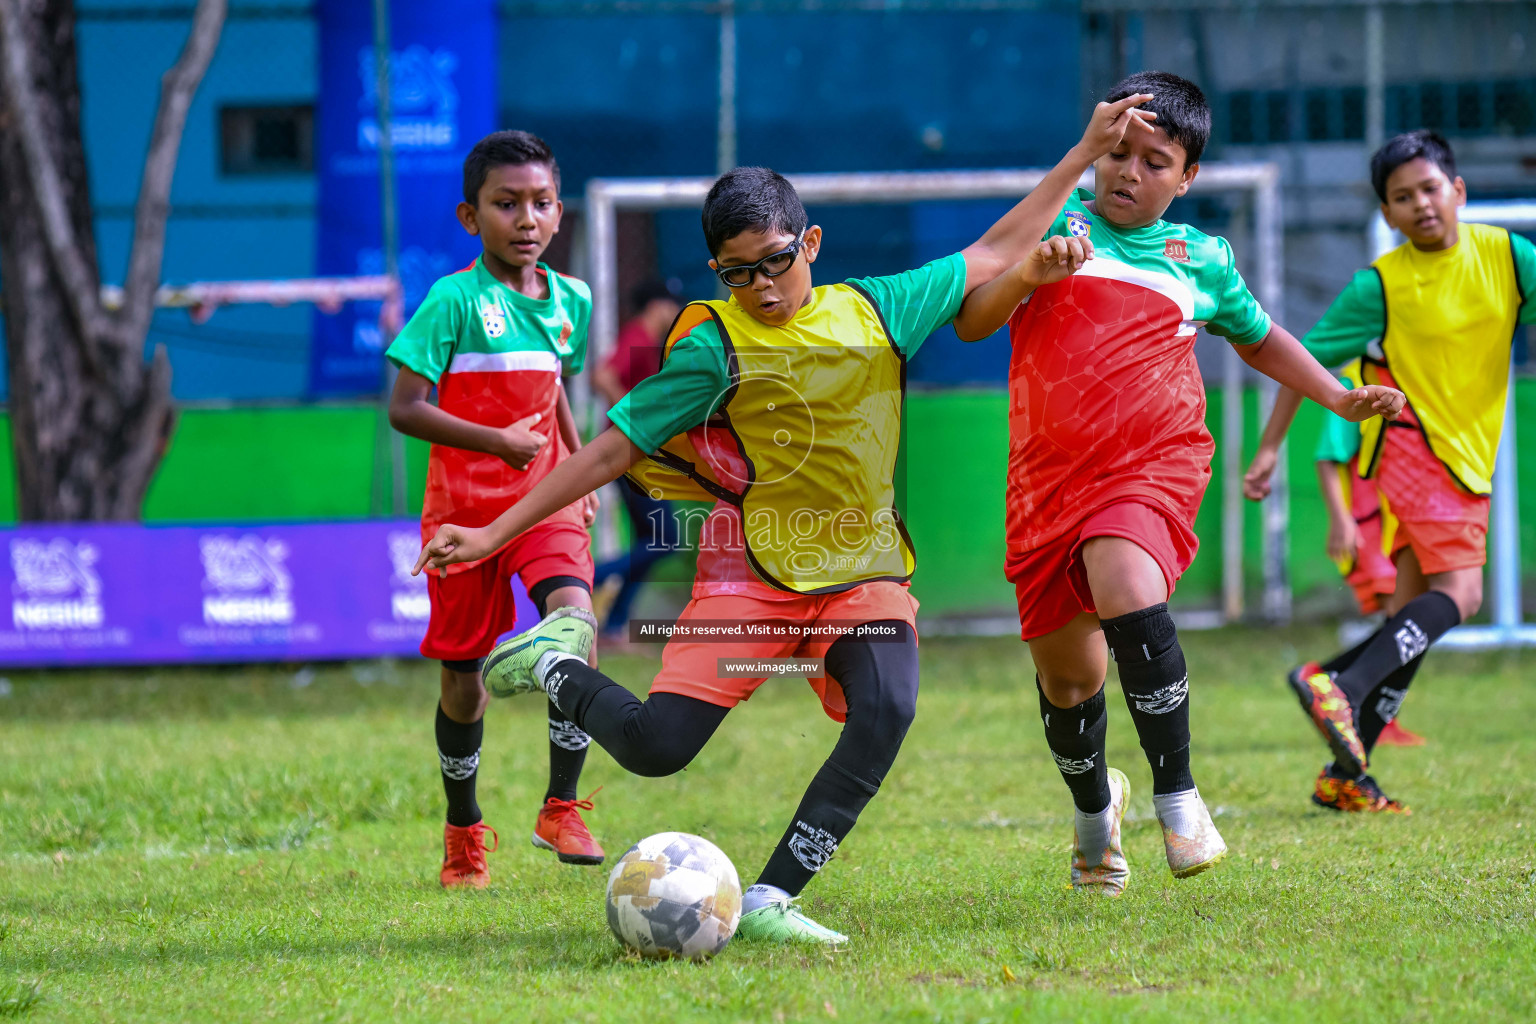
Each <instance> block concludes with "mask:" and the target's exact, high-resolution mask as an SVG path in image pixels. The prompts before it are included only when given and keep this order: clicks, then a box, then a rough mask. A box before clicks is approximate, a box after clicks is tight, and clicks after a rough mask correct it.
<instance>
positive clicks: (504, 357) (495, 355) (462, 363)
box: [448, 352, 560, 373]
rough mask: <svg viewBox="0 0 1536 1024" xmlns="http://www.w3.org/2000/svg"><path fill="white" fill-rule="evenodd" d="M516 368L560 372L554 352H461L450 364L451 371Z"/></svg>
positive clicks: (475, 371) (484, 370)
mask: <svg viewBox="0 0 1536 1024" xmlns="http://www.w3.org/2000/svg"><path fill="white" fill-rule="evenodd" d="M516 370H535V371H539V370H542V371H544V372H546V373H559V372H560V357H559V356H557V355H555V354H554V353H553V352H460V353H459V354H458V355H456V356H454V357H453V362H451V363H449V364H448V372H449V373H512V372H513V371H516Z"/></svg>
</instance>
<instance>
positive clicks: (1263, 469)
mask: <svg viewBox="0 0 1536 1024" xmlns="http://www.w3.org/2000/svg"><path fill="white" fill-rule="evenodd" d="M1279 461H1280V450H1279V449H1278V448H1272V447H1270V446H1269V445H1266V444H1261V445H1259V450H1258V451H1257V452H1255V453H1254V456H1253V461H1252V462H1251V463H1249V464H1248V472H1246V473H1244V474H1243V497H1245V498H1247V499H1248V500H1249V501H1263V500H1264V499H1265V498H1267V497H1269V492H1270V483H1269V481H1270V478H1271V477H1273V476H1274V475H1275V464H1276V463H1277V462H1279Z"/></svg>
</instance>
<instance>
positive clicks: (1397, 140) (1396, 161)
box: [1371, 128, 1456, 202]
mask: <svg viewBox="0 0 1536 1024" xmlns="http://www.w3.org/2000/svg"><path fill="white" fill-rule="evenodd" d="M1419 157H1423V158H1424V159H1425V160H1428V161H1429V162H1430V163H1432V164H1434V165H1435V166H1436V167H1438V168H1440V169H1441V170H1442V171H1444V172H1445V176H1446V177H1447V178H1451V179H1454V178H1455V177H1456V154H1455V153H1452V152H1451V144H1450V143H1449V142H1446V141H1445V137H1444V136H1443V135H1441V134H1440V133H1439V132H1432V131H1430V130H1429V129H1428V128H1420V129H1419V130H1418V131H1416V132H1407V133H1405V134H1402V135H1396V136H1393V137H1392V138H1390V139H1388V140H1387V144H1386V145H1384V146H1382V147H1381V148H1380V149H1378V150H1377V151H1376V152H1374V153H1372V154H1371V187H1372V188H1374V189H1375V190H1376V195H1377V197H1378V198H1379V199H1380V200H1381V201H1382V202H1386V201H1387V179H1388V178H1390V177H1392V172H1393V171H1395V170H1397V169H1398V168H1399V167H1401V166H1403V164H1406V163H1407V162H1408V161H1410V160H1417V159H1418V158H1419Z"/></svg>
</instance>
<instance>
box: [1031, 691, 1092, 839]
mask: <svg viewBox="0 0 1536 1024" xmlns="http://www.w3.org/2000/svg"><path fill="white" fill-rule="evenodd" d="M1035 689H1037V690H1039V691H1040V719H1041V721H1043V722H1044V723H1045V742H1046V744H1047V745H1048V746H1049V747H1050V748H1051V757H1053V758H1055V759H1056V767H1057V769H1059V770H1060V772H1061V780H1062V781H1063V782H1065V783H1066V784H1067V788H1068V789H1070V790H1071V791H1072V803H1073V804H1075V805H1076V806H1077V809H1078V810H1080V811H1082V812H1083V813H1084V814H1098V813H1099V812H1100V811H1102V810H1103V809H1104V808H1106V807H1108V806H1109V769H1108V767H1107V766H1106V765H1105V764H1104V736H1105V733H1107V732H1108V729H1109V716H1108V715H1106V714H1105V711H1104V690H1103V688H1102V687H1100V689H1099V692H1098V693H1096V694H1094V695H1093V696H1092V697H1089V698H1088V699H1087V700H1085V701H1083V702H1082V703H1081V704H1079V705H1077V706H1076V707H1072V708H1058V707H1057V706H1056V705H1054V704H1052V703H1051V702H1050V701H1049V700H1047V699H1046V697H1045V690H1043V689H1041V687H1040V677H1039V676H1036V677H1035Z"/></svg>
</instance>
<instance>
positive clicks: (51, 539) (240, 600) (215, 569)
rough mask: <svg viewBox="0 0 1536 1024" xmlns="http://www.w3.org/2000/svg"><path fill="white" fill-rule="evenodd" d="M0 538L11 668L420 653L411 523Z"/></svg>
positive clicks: (418, 582) (37, 532)
mask: <svg viewBox="0 0 1536 1024" xmlns="http://www.w3.org/2000/svg"><path fill="white" fill-rule="evenodd" d="M0 545H3V546H4V551H5V555H4V556H0V557H7V556H8V557H7V561H8V566H7V567H8V568H9V570H10V578H9V580H7V581H6V582H8V583H9V584H10V585H9V587H8V588H7V589H6V590H5V591H4V593H5V594H6V595H8V596H9V597H10V607H9V609H8V612H9V614H5V613H0V668H13V667H18V666H34V667H37V666H40V667H53V666H58V665H91V664H98V665H99V664H108V665H127V664H146V663H148V664H174V663H178V662H236V661H311V660H314V661H323V660H338V659H344V658H373V657H384V656H394V657H418V656H419V654H418V652H419V649H420V645H421V639H422V637H423V636H425V635H426V631H427V621H428V619H429V618H430V615H431V605H430V602H429V599H428V597H427V580H426V577H425V576H412V575H411V569H412V567H413V566H414V565H415V564H416V556H417V555H418V554H419V553H420V551H421V526H420V524H418V523H417V522H415V521H414V520H377V521H370V522H358V523H315V524H306V525H279V526H246V525H241V526H233V525H219V526H173V527H151V526H137V525H126V524H116V523H114V524H102V525H89V526H27V527H20V528H17V529H8V530H0ZM4 572H5V569H3V568H0V575H3V574H4ZM512 591H513V598H514V601H515V602H516V608H517V619H518V622H520V623H521V624H522V626H523V628H525V629H526V628H527V627H528V624H529V623H530V622H533V621H535V620H537V618H538V614H537V613H536V612H535V611H534V606H533V602H532V601H530V600H529V599H528V595H527V592H526V591H525V590H524V589H523V585H522V581H521V580H514V581H513V583H512ZM530 616H531V618H530Z"/></svg>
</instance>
